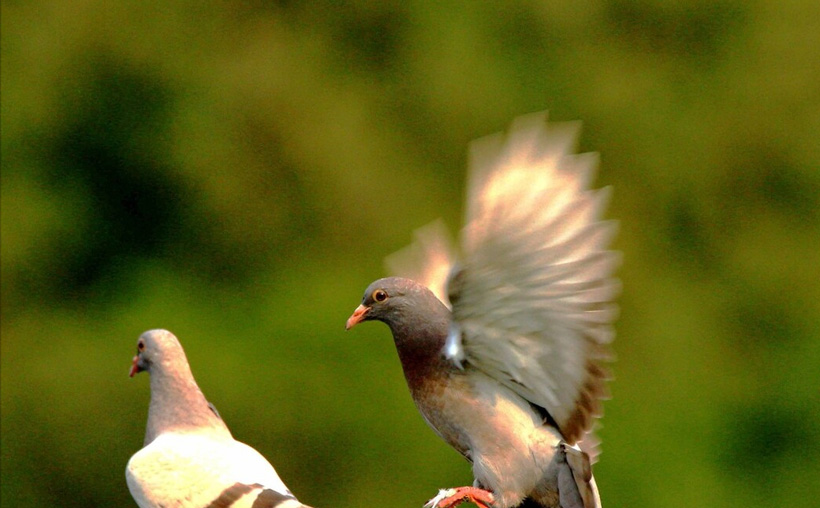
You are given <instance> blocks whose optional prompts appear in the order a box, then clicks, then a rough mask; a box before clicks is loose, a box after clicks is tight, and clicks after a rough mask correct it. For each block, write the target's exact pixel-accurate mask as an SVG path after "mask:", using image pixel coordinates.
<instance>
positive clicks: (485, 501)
mask: <svg viewBox="0 0 820 508" xmlns="http://www.w3.org/2000/svg"><path fill="white" fill-rule="evenodd" d="M494 501H495V498H494V497H493V493H492V492H490V491H488V490H484V489H479V488H478V487H458V488H455V489H447V490H442V491H440V492H439V493H438V495H437V496H436V497H434V498H433V499H431V500H430V501H428V502H427V504H426V505H424V506H425V507H427V508H455V507H456V506H458V505H460V504H461V503H464V502H470V503H473V504H474V505H476V506H478V507H479V508H492V506H493V502H494Z"/></svg>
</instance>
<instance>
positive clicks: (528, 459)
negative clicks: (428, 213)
mask: <svg viewBox="0 0 820 508" xmlns="http://www.w3.org/2000/svg"><path fill="white" fill-rule="evenodd" d="M577 132H578V124H577V123H573V124H557V125H556V124H548V123H547V121H546V115H545V114H543V113H540V114H532V115H527V116H523V117H519V118H517V119H516V120H515V121H514V122H513V125H512V127H511V129H510V131H509V132H508V133H507V134H506V135H504V134H497V135H493V136H488V137H486V138H483V139H480V140H478V141H476V142H474V143H473V145H472V147H471V160H470V180H469V185H468V202H467V213H466V222H465V226H464V229H463V230H462V235H461V242H460V243H461V244H460V247H461V248H460V253H459V254H460V255H456V254H455V249H453V248H451V246H450V244H451V242H449V239H448V236H447V234H446V231H445V229H444V228H443V226H442V225H441V223H434V224H433V225H431V226H428V227H426V228H423V229H421V230H420V231H418V232H417V241H416V242H415V243H414V244H413V245H411V246H410V247H409V248H408V249H405V250H404V251H401V252H399V253H397V254H395V255H393V256H391V257H390V258H388V267H389V269H390V271H391V272H392V273H394V274H397V275H400V276H401V277H388V278H385V279H380V280H377V281H375V282H373V283H372V284H371V285H370V286H369V287H368V288H367V290H366V291H365V295H364V298H363V300H362V304H361V305H360V306H359V307H358V308H357V309H356V311H354V313H353V315H352V316H351V317H350V319H349V320H348V323H347V327H348V328H350V327H351V326H353V325H355V324H356V323H358V322H361V321H367V320H380V321H384V322H385V323H387V324H388V326H390V328H391V331H392V333H393V339H394V341H395V343H396V348H397V351H398V353H399V357H400V359H401V363H402V367H403V369H404V373H405V378H406V380H407V382H408V386H409V388H410V391H411V393H412V395H413V398H414V401H415V402H416V405H417V407H418V408H419V410H420V412H421V413H422V415H423V416H424V418H425V420H426V421H427V422H428V423H429V424H430V426H431V427H433V429H434V430H435V431H436V433H437V434H439V435H440V436H441V437H442V438H443V439H444V440H445V441H447V442H448V443H449V444H450V445H451V446H453V447H454V448H456V449H457V450H458V451H459V452H461V453H462V454H463V455H464V456H465V457H466V458H467V459H468V460H469V461H470V462H472V465H473V474H474V478H475V480H476V483H475V484H476V486H478V487H481V488H482V489H485V490H488V491H490V492H492V494H493V497H494V501H493V502H492V506H493V508H513V507H518V506H520V507H522V508H530V507H532V508H535V507H546V508H558V507H560V508H600V507H601V501H600V497H599V495H598V489H597V486H596V484H595V480H594V478H593V477H592V470H591V464H592V462H594V461H595V458H596V455H597V449H596V444H597V443H596V440H595V438H594V436H592V434H591V432H592V430H593V425H594V423H595V420H596V419H597V418H598V417H599V416H600V415H601V411H602V408H601V400H602V399H603V398H605V397H606V396H607V392H606V387H605V381H606V380H607V379H608V374H607V372H606V371H605V370H604V368H603V367H602V366H601V362H602V361H606V360H608V359H609V357H610V354H609V349H608V345H609V343H610V342H611V341H612V339H613V337H614V331H613V326H612V323H613V322H614V320H615V319H616V316H617V306H616V305H615V303H614V298H615V297H616V296H617V293H618V292H619V289H620V285H619V282H618V281H617V279H615V278H614V276H613V272H614V270H615V268H616V267H617V265H618V263H619V256H618V254H617V253H616V252H614V251H612V250H610V243H611V240H612V237H613V235H614V233H615V229H616V227H615V224H614V223H613V222H612V221H605V220H603V219H602V218H601V215H602V213H603V210H604V208H605V205H606V202H607V200H608V196H609V192H608V189H602V190H592V189H590V187H589V185H590V181H591V180H592V176H593V173H594V170H595V165H596V163H597V157H596V156H595V155H593V154H584V155H576V154H574V153H573V148H574V145H575V142H576V138H577ZM582 450H583V451H582ZM443 492H444V493H448V492H450V491H443ZM439 501H441V502H443V503H444V505H443V506H447V507H450V506H455V504H458V502H459V499H458V498H454V497H453V496H452V495H445V494H442V495H441V496H437V497H436V498H434V499H433V500H432V501H431V504H430V506H434V507H435V506H440V505H439V504H438V503H439Z"/></svg>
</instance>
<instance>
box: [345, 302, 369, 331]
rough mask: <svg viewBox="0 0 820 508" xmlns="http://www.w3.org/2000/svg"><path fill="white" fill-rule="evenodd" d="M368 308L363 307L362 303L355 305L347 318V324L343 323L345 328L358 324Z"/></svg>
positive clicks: (348, 328)
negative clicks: (354, 308)
mask: <svg viewBox="0 0 820 508" xmlns="http://www.w3.org/2000/svg"><path fill="white" fill-rule="evenodd" d="M369 310H370V307H365V306H364V305H359V306H358V307H356V310H354V311H353V314H352V315H351V316H350V317H349V318H347V324H345V330H350V329H351V328H353V327H354V326H356V325H357V324H359V323H360V322H361V321H362V320H363V319H364V316H365V315H366V314H367V311H369Z"/></svg>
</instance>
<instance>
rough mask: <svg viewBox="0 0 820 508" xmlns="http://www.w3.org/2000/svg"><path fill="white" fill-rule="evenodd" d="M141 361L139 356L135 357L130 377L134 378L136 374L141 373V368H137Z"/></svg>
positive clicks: (129, 373)
mask: <svg viewBox="0 0 820 508" xmlns="http://www.w3.org/2000/svg"><path fill="white" fill-rule="evenodd" d="M139 359H140V357H139V356H135V357H134V360H133V361H132V363H131V370H130V371H129V372H128V377H134V374H136V373H137V372H138V371H139V367H138V366H137V362H138V361H139Z"/></svg>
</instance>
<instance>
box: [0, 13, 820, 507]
mask: <svg viewBox="0 0 820 508" xmlns="http://www.w3.org/2000/svg"><path fill="white" fill-rule="evenodd" d="M0 20H1V21H2V30H1V31H0V36H1V37H2V60H1V62H2V72H0V79H2V115H1V116H0V118H1V119H2V187H1V189H2V213H1V214H0V217H2V242H1V244H2V354H0V359H2V369H1V370H0V372H1V373H2V382H1V383H0V386H1V387H2V464H0V466H2V467H1V468H0V469H1V470H2V491H0V494H1V495H2V503H3V505H4V506H9V507H12V506H26V507H53V506H60V507H70V506H77V507H80V506H81V507H92V506H94V507H97V506H99V507H114V506H116V507H122V506H132V505H133V502H132V501H131V499H130V496H129V494H128V491H127V488H126V485H125V479H124V467H125V463H126V462H127V460H128V458H129V457H130V455H131V454H132V453H134V452H135V451H136V450H137V449H139V448H140V447H141V446H142V439H143V432H144V424H145V419H146V415H147V404H148V398H149V390H148V378H147V376H138V377H137V378H135V379H128V377H127V372H128V367H129V365H130V360H131V357H132V355H133V353H134V346H135V343H136V338H137V336H138V335H139V334H140V333H141V332H142V331H144V330H147V329H150V328H156V327H163V328H168V329H170V330H172V331H173V332H175V333H176V334H177V335H178V336H179V337H180V339H181V341H182V343H183V345H184V346H185V347H186V350H187V351H188V355H189V359H190V361H191V363H192V366H193V370H194V374H195V375H196V377H197V379H198V380H199V383H200V385H201V386H202V388H203V390H204V391H205V393H206V394H207V396H208V397H209V398H210V399H211V400H212V401H213V402H214V403H215V404H216V405H217V407H219V409H220V411H221V413H222V415H223V417H224V418H225V419H226V421H227V422H228V424H229V426H230V427H231V428H232V430H233V432H234V435H235V436H237V437H238V438H239V439H241V440H243V441H246V442H248V443H250V444H252V445H254V446H255V447H256V448H258V449H259V450H260V451H262V453H263V454H265V455H266V456H267V457H269V458H270V459H271V461H272V462H273V463H274V464H275V466H276V468H277V469H278V471H279V473H280V475H281V476H282V478H283V479H284V480H285V482H286V483H287V484H288V485H289V486H290V487H291V489H292V490H293V491H294V492H296V493H297V494H298V495H299V496H300V497H301V498H302V499H303V500H304V501H305V502H307V503H310V504H312V505H314V506H317V507H320V508H321V507H351V508H358V507H364V506H380V507H413V506H415V507H420V506H421V504H422V503H423V502H424V501H425V500H426V499H427V498H429V497H431V496H432V495H434V494H435V493H436V489H438V488H439V487H445V486H454V485H458V484H464V483H465V482H468V481H470V479H471V476H470V471H469V466H468V464H467V463H466V462H464V461H463V460H462V459H461V458H460V457H459V456H457V454H456V453H455V452H454V451H452V450H451V449H449V448H448V447H447V445H445V444H444V443H443V442H442V441H440V440H439V438H438V437H436V436H435V435H434V434H433V433H432V432H431V431H430V430H428V429H427V428H426V426H425V424H424V422H423V421H422V418H421V417H420V416H419V415H418V414H417V413H416V410H415V408H414V406H413V404H412V402H411V399H410V397H409V395H408V394H407V390H406V388H405V386H404V381H403V378H402V375H401V372H400V368H399V365H398V361H397V359H396V357H395V352H394V350H393V345H392V341H391V339H390V335H389V331H388V330H387V328H386V327H384V326H377V325H369V326H363V327H361V328H357V329H356V330H355V331H353V332H347V333H345V332H344V327H343V325H344V322H345V319H346V318H347V316H348V315H349V314H350V312H351V311H352V310H353V308H354V307H355V306H356V305H357V304H358V302H359V299H360V298H361V293H362V291H363V290H364V288H365V287H366V285H367V284H368V283H369V282H370V281H371V280H372V279H374V278H376V277H379V276H381V275H383V274H384V272H383V269H382V259H383V258H384V256H385V255H387V254H389V253H392V252H394V251H395V250H397V249H399V248H400V247H402V246H404V245H405V244H407V243H408V242H409V241H410V240H411V233H412V231H413V229H414V228H417V227H420V226H422V225H424V224H426V223H428V222H430V221H431V220H433V219H435V218H437V217H443V218H444V219H445V221H447V223H448V224H449V225H450V226H451V227H452V228H453V229H456V228H457V227H458V226H459V223H460V217H461V209H462V196H463V191H464V174H465V153H466V147H467V143H468V142H469V140H471V139H473V138H476V137H478V136H481V135H484V134H489V133H492V132H495V131H499V130H502V129H504V128H506V126H507V125H508V124H509V122H510V120H511V119H512V118H513V117H515V116H517V115H519V114H522V113H528V112H532V111H537V110H542V109H548V110H550V114H551V118H552V119H553V120H575V119H581V120H583V121H584V131H583V137H582V140H581V149H583V150H587V151H589V150H595V151H598V152H600V154H601V158H602V166H601V170H600V175H599V178H598V183H599V184H600V185H613V186H614V188H615V194H614V199H613V201H612V207H611V211H610V214H609V215H610V216H611V217H614V218H617V219H619V220H620V222H621V234H620V236H619V239H618V244H617V247H618V248H619V249H621V250H622V251H623V253H624V259H625V262H624V266H623V269H622V270H621V272H620V275H621V278H622V280H623V283H624V293H623V297H622V298H621V304H622V319H621V321H620V323H619V330H618V331H619V337H618V340H617V343H616V345H615V346H616V347H615V349H616V352H617V355H618V361H617V363H616V364H615V365H614V366H613V368H614V372H615V375H616V379H615V381H614V382H613V384H612V392H613V396H614V398H613V400H611V401H609V402H608V403H607V405H606V411H607V414H606V417H605V418H604V420H603V422H602V424H603V426H602V428H601V430H600V435H601V437H602V438H603V451H604V454H603V455H602V457H601V461H600V462H599V463H598V465H597V466H596V475H597V477H598V483H599V485H600V488H601V492H602V494H603V498H604V501H605V504H606V505H607V506H610V507H618V506H623V507H630V508H640V507H650V508H658V507H690V506H708V507H713V508H714V507H750V506H806V503H810V502H811V501H810V500H811V499H817V498H818V497H820V482H818V481H817V478H818V477H820V425H818V418H819V417H820V395H819V394H820V390H818V386H820V383H819V381H820V376H818V372H820V325H818V323H820V305H819V304H818V302H820V284H819V283H818V282H820V254H818V252H820V64H819V62H820V61H819V60H818V56H817V55H818V48H820V4H818V3H817V2H816V1H809V0H800V1H794V2H790V1H785V2H783V1H776V0H760V1H752V2H749V1H745V0H718V1H706V0H679V1H673V2H667V1H660V0H656V1H652V0H640V1H631V0H608V1H599V2H587V1H580V2H576V1H519V2H507V3H503V4H499V5H490V4H485V3H483V2H475V3H472V2H446V3H440V2H439V3H435V4H434V3H433V2H412V1H411V2H353V3H350V4H348V5H345V6H342V5H339V3H338V2H311V3H302V2H232V1H220V2H182V1H166V2H132V1H124V2H102V1H95V0H85V1H78V2H44V1H27V2H22V1H11V0H9V1H5V0H4V1H3V3H2V17H1V18H0Z"/></svg>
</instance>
